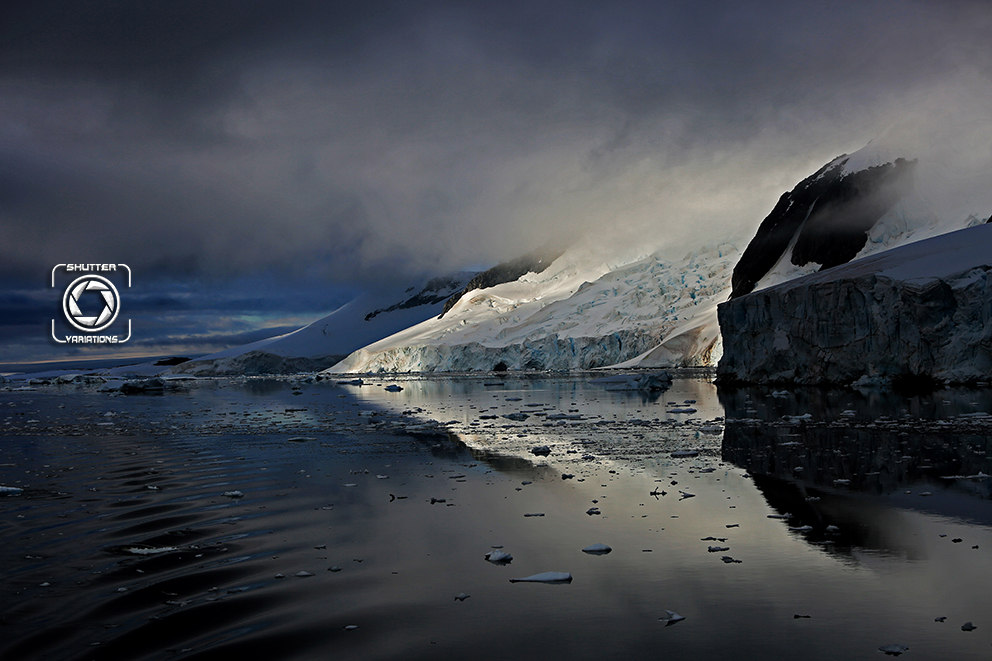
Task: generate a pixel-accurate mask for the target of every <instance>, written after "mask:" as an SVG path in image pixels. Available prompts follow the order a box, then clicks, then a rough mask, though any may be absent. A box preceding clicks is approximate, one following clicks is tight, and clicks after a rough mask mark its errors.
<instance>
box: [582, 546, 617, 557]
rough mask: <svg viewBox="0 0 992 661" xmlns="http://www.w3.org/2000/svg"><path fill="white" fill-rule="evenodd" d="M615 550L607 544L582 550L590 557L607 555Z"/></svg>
mask: <svg viewBox="0 0 992 661" xmlns="http://www.w3.org/2000/svg"><path fill="white" fill-rule="evenodd" d="M612 550H613V549H612V548H610V547H609V546H607V545H606V544H590V545H589V546H587V547H585V548H584V549H582V552H583V553H588V554H589V555H606V554H607V553H609V552H610V551H612Z"/></svg>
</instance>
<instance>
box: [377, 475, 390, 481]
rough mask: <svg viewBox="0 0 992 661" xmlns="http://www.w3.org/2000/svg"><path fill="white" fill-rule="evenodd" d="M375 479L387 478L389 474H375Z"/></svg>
mask: <svg viewBox="0 0 992 661" xmlns="http://www.w3.org/2000/svg"><path fill="white" fill-rule="evenodd" d="M375 479H377V480H388V479H389V476H388V475H376V476H375Z"/></svg>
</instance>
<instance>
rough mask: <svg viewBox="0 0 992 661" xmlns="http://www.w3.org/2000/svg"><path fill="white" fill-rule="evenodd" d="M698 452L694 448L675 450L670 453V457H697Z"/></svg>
mask: <svg viewBox="0 0 992 661" xmlns="http://www.w3.org/2000/svg"><path fill="white" fill-rule="evenodd" d="M698 456H699V452H697V451H696V450H676V451H675V452H673V453H672V457H674V458H676V459H681V458H686V457H698Z"/></svg>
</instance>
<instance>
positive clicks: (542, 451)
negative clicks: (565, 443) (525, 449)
mask: <svg viewBox="0 0 992 661" xmlns="http://www.w3.org/2000/svg"><path fill="white" fill-rule="evenodd" d="M530 453H531V454H533V455H535V456H538V457H547V456H548V455H549V454H551V448H550V447H548V446H547V445H536V446H534V447H532V448H531V449H530Z"/></svg>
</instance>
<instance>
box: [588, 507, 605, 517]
mask: <svg viewBox="0 0 992 661" xmlns="http://www.w3.org/2000/svg"><path fill="white" fill-rule="evenodd" d="M586 514H588V515H589V516H593V515H594V514H602V512H600V511H599V508H598V507H590V508H589V509H587V510H586Z"/></svg>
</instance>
